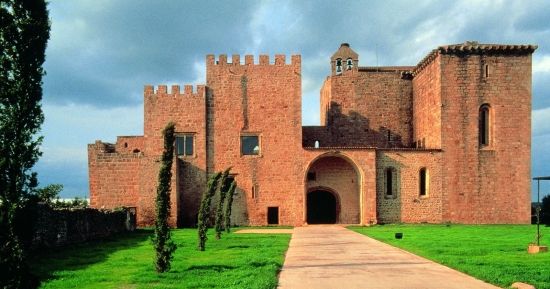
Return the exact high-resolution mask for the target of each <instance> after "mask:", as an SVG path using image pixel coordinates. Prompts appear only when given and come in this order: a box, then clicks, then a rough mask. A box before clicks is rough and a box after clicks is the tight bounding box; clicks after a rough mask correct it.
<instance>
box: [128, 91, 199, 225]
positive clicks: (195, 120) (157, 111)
mask: <svg viewBox="0 0 550 289" xmlns="http://www.w3.org/2000/svg"><path fill="white" fill-rule="evenodd" d="M144 114H145V115H144V134H145V149H146V155H147V161H146V162H147V164H146V165H143V166H142V171H141V177H140V178H141V190H140V207H141V209H142V211H146V212H148V215H150V213H152V212H154V200H155V197H156V186H157V178H158V170H159V164H160V163H159V159H160V156H161V154H162V151H163V149H164V145H163V138H162V130H163V129H164V127H165V126H166V125H167V124H168V123H169V122H171V121H172V122H174V123H175V125H176V126H175V132H176V135H181V134H191V135H193V137H194V154H193V155H191V156H178V157H176V158H175V159H174V165H173V169H172V192H171V194H170V197H171V205H172V207H171V212H172V213H171V222H172V223H173V224H178V225H180V226H181V225H184V224H185V225H193V224H194V221H195V216H196V214H197V212H198V204H197V203H196V200H197V199H200V196H201V195H202V193H203V192H204V189H205V183H206V88H205V87H204V86H201V85H199V86H197V87H196V88H194V87H193V86H191V85H184V87H183V91H182V90H181V88H180V86H178V85H172V86H171V89H170V90H168V89H167V86H165V85H159V86H157V87H156V90H155V87H153V86H150V85H147V86H145V91H144ZM139 216H140V215H139V214H138V217H139ZM176 217H178V219H176ZM138 220H139V221H140V224H141V223H146V224H149V223H150V222H152V221H153V220H151V219H149V220H142V219H139V218H138Z"/></svg>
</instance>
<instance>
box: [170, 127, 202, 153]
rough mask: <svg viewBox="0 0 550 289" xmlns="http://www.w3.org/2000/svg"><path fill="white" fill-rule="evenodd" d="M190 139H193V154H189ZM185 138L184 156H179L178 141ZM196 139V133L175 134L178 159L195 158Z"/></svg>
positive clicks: (175, 149)
mask: <svg viewBox="0 0 550 289" xmlns="http://www.w3.org/2000/svg"><path fill="white" fill-rule="evenodd" d="M188 137H191V138H192V143H191V144H192V148H191V149H192V153H191V154H187V138H188ZM181 138H183V139H184V140H183V154H179V151H178V150H179V147H178V139H181ZM195 139H196V133H194V132H177V133H175V134H174V154H175V155H176V156H177V157H187V158H190V157H195V156H196V151H197V150H196V142H195Z"/></svg>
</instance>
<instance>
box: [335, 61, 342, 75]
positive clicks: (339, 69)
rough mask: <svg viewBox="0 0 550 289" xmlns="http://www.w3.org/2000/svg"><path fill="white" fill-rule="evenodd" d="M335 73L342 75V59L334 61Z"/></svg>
mask: <svg viewBox="0 0 550 289" xmlns="http://www.w3.org/2000/svg"><path fill="white" fill-rule="evenodd" d="M336 73H342V59H341V58H338V59H336Z"/></svg>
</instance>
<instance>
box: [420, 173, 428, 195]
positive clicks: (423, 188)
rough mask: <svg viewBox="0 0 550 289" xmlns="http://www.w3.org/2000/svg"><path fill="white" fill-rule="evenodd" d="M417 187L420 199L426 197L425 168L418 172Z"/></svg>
mask: <svg viewBox="0 0 550 289" xmlns="http://www.w3.org/2000/svg"><path fill="white" fill-rule="evenodd" d="M419 179H420V180H419V182H420V184H419V187H420V192H419V195H420V196H421V197H423V196H426V195H427V194H428V192H427V191H428V172H427V170H426V168H421V169H420V172H419Z"/></svg>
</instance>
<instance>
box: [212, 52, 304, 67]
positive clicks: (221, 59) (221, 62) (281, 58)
mask: <svg viewBox="0 0 550 289" xmlns="http://www.w3.org/2000/svg"><path fill="white" fill-rule="evenodd" d="M290 58H291V60H290V63H287V62H286V56H285V55H284V54H276V55H275V59H274V62H271V60H270V59H269V55H265V54H262V55H259V57H258V58H257V59H254V55H245V56H244V64H243V63H242V62H241V56H240V55H238V54H234V55H232V56H231V62H228V59H227V55H226V54H220V55H219V56H218V59H217V60H216V57H215V55H213V54H208V55H206V65H207V66H210V65H218V66H225V65H228V66H240V65H260V66H266V65H274V66H285V65H286V66H300V65H301V62H302V58H301V56H300V55H292V56H291V57H290Z"/></svg>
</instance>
